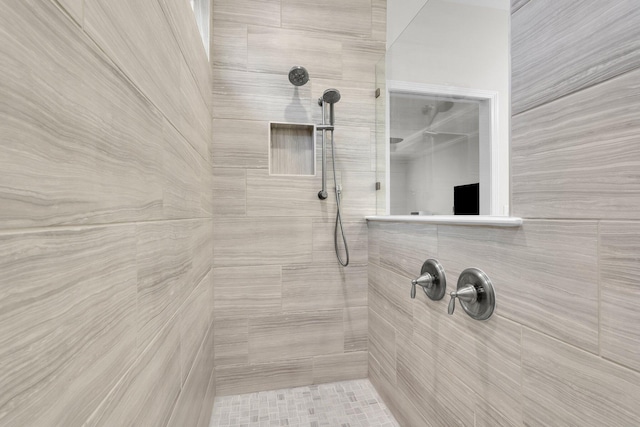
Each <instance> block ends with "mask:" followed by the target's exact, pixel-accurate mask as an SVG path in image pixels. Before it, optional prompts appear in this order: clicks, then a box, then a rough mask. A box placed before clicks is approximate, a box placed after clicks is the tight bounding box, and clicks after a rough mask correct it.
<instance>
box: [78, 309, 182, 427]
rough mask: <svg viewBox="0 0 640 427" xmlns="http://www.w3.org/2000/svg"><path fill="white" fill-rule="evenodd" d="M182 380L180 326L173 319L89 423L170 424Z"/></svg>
mask: <svg viewBox="0 0 640 427" xmlns="http://www.w3.org/2000/svg"><path fill="white" fill-rule="evenodd" d="M160 373H161V375H159V374H160ZM180 382H181V380H180V330H179V328H178V323H177V322H170V323H169V324H168V325H167V327H166V328H164V329H163V330H162V331H161V332H160V333H159V334H158V335H157V336H156V337H155V339H154V340H153V342H152V343H151V344H150V346H149V347H148V348H146V350H145V351H144V352H143V353H142V354H141V355H140V357H139V358H138V359H137V360H136V361H135V363H134V364H133V366H132V367H131V368H130V369H129V370H128V371H127V373H126V374H125V375H124V377H123V378H122V379H121V380H120V382H119V383H118V384H117V385H116V387H114V389H113V390H112V391H111V393H110V394H109V396H108V397H107V398H106V399H105V400H104V401H103V402H102V404H101V405H100V407H99V408H98V410H96V411H95V412H94V413H93V414H92V415H91V417H90V418H89V420H88V421H87V423H86V425H87V426H116V425H138V426H142V425H145V426H154V425H156V426H158V425H166V424H167V422H168V421H169V418H170V416H171V412H172V410H173V408H174V404H175V402H176V399H177V398H178V395H179V394H180ZM149 390H153V392H151V393H150V392H149Z"/></svg>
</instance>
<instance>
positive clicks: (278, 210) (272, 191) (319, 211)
mask: <svg viewBox="0 0 640 427" xmlns="http://www.w3.org/2000/svg"><path fill="white" fill-rule="evenodd" d="M327 187H328V188H327V192H328V193H329V197H328V198H327V199H325V200H320V199H319V198H318V191H320V189H321V188H322V179H321V177H320V173H318V174H317V175H316V176H282V175H269V172H268V171H267V170H266V169H259V170H251V169H248V170H247V216H254V217H265V216H269V217H270V216H277V217H282V216H290V217H317V218H323V219H329V218H335V212H336V202H335V195H334V193H333V189H331V188H329V185H328V184H327Z"/></svg>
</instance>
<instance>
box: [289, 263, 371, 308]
mask: <svg viewBox="0 0 640 427" xmlns="http://www.w3.org/2000/svg"><path fill="white" fill-rule="evenodd" d="M330 258H335V255H334V254H331V256H330ZM366 305H367V267H366V266H348V267H341V266H339V265H338V263H337V262H335V263H332V264H327V263H313V264H301V265H291V266H287V265H286V266H284V267H282V309H283V310H284V311H306V310H329V309H335V308H344V307H362V306H366Z"/></svg>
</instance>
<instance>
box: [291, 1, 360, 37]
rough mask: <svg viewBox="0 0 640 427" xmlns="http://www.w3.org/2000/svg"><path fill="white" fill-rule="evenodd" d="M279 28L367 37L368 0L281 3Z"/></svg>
mask: <svg viewBox="0 0 640 427" xmlns="http://www.w3.org/2000/svg"><path fill="white" fill-rule="evenodd" d="M281 3H282V27H284V28H301V29H305V30H306V29H310V30H315V31H319V32H321V33H326V32H327V29H329V30H330V32H331V33H332V34H342V35H349V36H355V37H362V38H367V37H369V38H370V37H371V21H372V18H371V16H372V14H371V0H351V1H349V2H343V1H339V0H325V1H323V2H321V3H319V2H316V1H313V0H281Z"/></svg>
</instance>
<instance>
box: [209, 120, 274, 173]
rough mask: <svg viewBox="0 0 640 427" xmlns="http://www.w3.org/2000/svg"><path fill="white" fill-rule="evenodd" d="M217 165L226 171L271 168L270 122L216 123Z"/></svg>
mask: <svg viewBox="0 0 640 427" xmlns="http://www.w3.org/2000/svg"><path fill="white" fill-rule="evenodd" d="M212 153H213V165H214V166H216V167H224V168H248V169H267V168H268V167H269V123H267V122H256V121H248V120H231V119H216V120H213V148H212Z"/></svg>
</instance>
